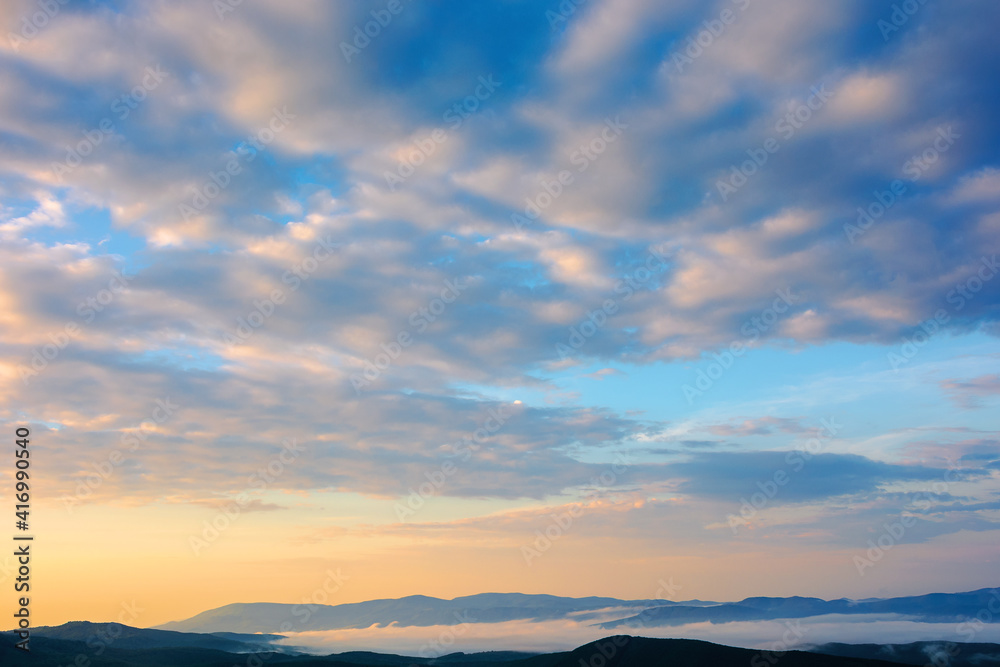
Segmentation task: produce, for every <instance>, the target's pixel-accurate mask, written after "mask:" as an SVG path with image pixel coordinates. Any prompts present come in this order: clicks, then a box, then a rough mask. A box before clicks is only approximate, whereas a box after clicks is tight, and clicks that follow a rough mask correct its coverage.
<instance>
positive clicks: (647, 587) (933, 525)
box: [0, 0, 1000, 627]
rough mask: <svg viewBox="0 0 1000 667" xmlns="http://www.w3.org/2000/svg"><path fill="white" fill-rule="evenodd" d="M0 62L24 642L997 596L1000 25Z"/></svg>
mask: <svg viewBox="0 0 1000 667" xmlns="http://www.w3.org/2000/svg"><path fill="white" fill-rule="evenodd" d="M0 22H2V25H3V26H4V28H5V29H4V30H3V31H2V35H5V36H2V35H0V37H2V38H0V146H2V150H0V422H2V429H3V433H5V434H7V435H6V436H5V437H8V438H9V440H10V441H13V440H14V438H15V435H14V434H15V432H16V429H17V428H18V427H28V428H29V429H30V431H31V443H30V447H31V456H32V458H31V474H32V478H31V483H32V487H31V493H32V500H31V505H32V506H31V515H30V532H31V534H32V535H33V536H34V538H35V539H34V542H33V548H34V553H33V564H32V567H33V575H32V576H33V580H32V583H31V586H32V588H31V591H32V595H33V598H32V614H33V615H34V623H35V624H58V623H63V622H66V621H70V620H83V619H86V620H92V621H101V620H107V621H110V620H116V619H119V618H121V615H122V614H123V613H125V611H123V610H127V609H132V610H135V609H139V610H141V611H139V612H135V613H134V614H133V615H132V616H130V617H129V618H128V619H127V620H128V621H129V624H131V625H137V626H141V627H147V626H152V625H156V624H159V623H163V622H166V621H170V620H177V619H181V618H186V617H189V616H192V615H194V614H196V613H199V612H201V611H204V610H206V609H211V608H214V607H218V606H221V605H224V604H229V603H232V602H262V601H267V602H290V603H298V602H301V601H302V600H304V599H305V600H308V599H310V596H311V595H312V593H313V591H315V590H317V588H318V587H321V586H322V584H323V583H324V582H325V581H327V580H328V578H329V576H330V575H329V573H330V572H333V573H339V576H340V577H341V579H342V581H343V585H341V586H339V587H338V588H337V590H336V593H334V594H331V595H330V599H329V603H339V602H356V601H361V600H367V599H373V598H380V597H400V596H404V595H413V594H423V595H432V596H437V597H446V598H451V597H456V596H460V595H470V594H475V593H480V592H491V591H492V592H515V591H516V592H523V593H548V594H555V595H567V596H588V595H604V596H613V597H619V598H624V599H651V598H654V597H657V596H658V595H660V592H662V591H663V590H664V586H663V583H662V582H672V583H671V586H670V587H669V588H670V589H671V593H670V595H671V596H672V599H677V600H682V599H692V598H700V599H709V600H737V599H741V598H743V597H747V596H752V595H810V596H817V597H824V598H839V597H853V598H867V597H874V596H879V597H889V596H896V595H909V594H921V593H929V592H956V591H963V590H973V589H978V588H983V587H987V586H991V585H994V584H995V582H996V579H995V573H996V567H997V564H998V555H1000V554H998V550H997V544H1000V523H998V522H1000V493H998V492H1000V486H998V484H997V482H998V478H1000V442H998V423H997V420H996V415H997V408H998V404H1000V400H998V399H1000V344H998V336H1000V324H998V322H1000V279H996V280H995V279H994V278H995V277H996V275H997V272H998V270H1000V269H998V268H997V264H996V253H997V251H998V250H1000V160H998V157H1000V126H998V124H997V122H996V119H997V117H1000V91H998V88H997V86H996V81H995V77H996V71H997V66H998V64H1000V43H998V41H997V40H996V37H995V26H996V25H998V24H1000V6H998V5H996V3H993V2H989V1H988V0H953V1H952V2H947V3H945V2H937V1H935V0H927V1H926V2H920V1H918V0H908V2H902V3H893V2H889V1H882V0H876V1H861V0H838V1H836V2H830V1H828V0H722V1H720V2H696V1H694V0H677V1H673V0H671V1H663V0H587V1H586V2H575V1H574V0H563V1H562V2H561V3H560V2H556V1H554V0H553V1H551V2H548V1H545V0H537V1H529V0H490V1H488V2H475V3H470V2H459V1H457V0H440V1H437V2H429V1H427V0H398V1H396V0H375V1H372V2H367V1H364V2H360V1H359V2H351V3H346V2H343V3H331V2H321V1H319V0H295V1H293V2H276V1H274V2H265V1H258V0H254V1H252V2H251V1H250V0H247V1H246V2H240V1H238V0H212V1H209V0H205V1H203V2H188V3H171V2H162V1H155V0H154V1H151V2H129V1H125V0H122V1H117V2H94V1H91V2H76V1H73V0H53V2H49V3H46V2H41V1H30V0H12V1H11V2H5V3H3V5H2V7H0ZM14 471H15V468H14V464H13V458H12V457H5V463H4V464H3V465H2V466H0V477H2V478H3V479H2V489H0V503H2V506H3V508H4V511H5V512H9V513H10V514H9V515H8V517H9V519H10V520H11V522H12V523H13V521H14V518H13V516H12V515H13V505H14V502H15V500H14V495H13V489H14V482H15V480H14ZM7 532H9V533H11V535H13V534H14V533H16V532H17V531H16V529H15V528H14V527H13V526H9V527H8V529H7ZM5 551H7V550H5ZM15 576H16V574H15V571H14V569H13V558H12V557H11V556H5V557H0V585H2V586H3V588H4V590H7V589H8V586H9V585H10V584H11V583H12V581H13V578H14V577H15ZM658 591H660V592H658ZM0 605H5V606H4V607H3V608H2V609H3V610H4V611H6V610H7V608H8V607H9V608H13V605H14V597H13V593H10V594H7V595H4V596H3V598H2V601H0ZM129 613H132V612H129Z"/></svg>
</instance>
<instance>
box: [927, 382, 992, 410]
mask: <svg viewBox="0 0 1000 667" xmlns="http://www.w3.org/2000/svg"><path fill="white" fill-rule="evenodd" d="M941 388H942V389H943V390H944V391H945V392H946V393H947V394H948V395H949V396H950V397H951V399H952V400H953V401H955V402H956V403H957V404H958V405H960V406H962V407H964V408H978V407H980V406H981V400H982V399H989V398H990V397H992V396H996V395H997V394H1000V375H981V376H979V377H975V378H970V379H968V380H945V381H943V382H941Z"/></svg>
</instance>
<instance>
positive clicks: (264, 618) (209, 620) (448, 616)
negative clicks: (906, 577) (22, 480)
mask: <svg viewBox="0 0 1000 667" xmlns="http://www.w3.org/2000/svg"><path fill="white" fill-rule="evenodd" d="M656 604H659V605H662V604H664V602H663V601H662V600H659V601H654V600H619V599H617V598H602V597H587V598H565V597H558V596H555V595H525V594H522V593H480V594H479V595H469V596H466V597H459V598H455V599H454V600H442V599H440V598H433V597H428V596H426V595H411V596H409V597H404V598H399V599H389V600H369V601H368V602H357V603H353V604H340V605H334V606H330V605H313V606H311V607H310V608H307V607H305V606H303V605H294V604H277V603H271V602H256V603H245V604H244V603H238V604H229V605H226V606H224V607H219V608H218V609H212V610H209V611H206V612H202V613H201V614H198V615H197V616H192V617H191V618H189V619H186V620H183V621H173V622H170V623H164V624H163V625H160V626H157V627H158V628H159V629H161V630H177V631H186V632H219V631H233V632H277V631H278V630H279V628H280V627H281V624H282V623H284V622H288V623H291V624H292V625H293V626H294V628H295V631H296V632H300V631H305V630H338V629H343V628H367V627H369V626H371V625H373V624H375V625H379V626H385V625H388V624H390V623H397V624H399V625H407V626H429V625H458V624H460V623H465V622H472V623H500V622H503V621H517V620H535V621H546V620H552V619H560V618H566V617H567V616H568V615H569V614H577V613H579V612H587V611H597V610H599V609H607V608H621V609H622V616H630V615H633V614H634V613H636V612H638V611H640V610H642V609H645V608H647V607H650V606H652V605H656ZM670 604H674V603H670ZM676 604H685V603H676ZM690 604H692V605H697V604H706V603H704V602H701V601H698V600H694V601H692V602H691V603H690ZM708 604H714V603H708ZM695 608H696V607H695Z"/></svg>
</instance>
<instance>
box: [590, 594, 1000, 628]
mask: <svg viewBox="0 0 1000 667" xmlns="http://www.w3.org/2000/svg"><path fill="white" fill-rule="evenodd" d="M995 591H996V589H993V588H983V589H981V590H978V591H972V592H969V593H933V594H930V595H918V596H910V597H900V598H890V599H887V600H881V599H868V600H860V601H859V600H847V599H840V600H829V601H827V600H821V599H819V598H803V597H790V598H767V597H755V598H747V599H745V600H742V601H740V602H727V603H724V604H719V605H716V606H714V607H688V606H685V605H684V604H683V603H681V604H678V605H670V606H662V605H658V606H655V607H652V608H649V609H645V610H643V611H641V612H639V613H638V614H636V615H634V616H629V617H625V618H621V619H618V620H614V621H607V622H604V623H601V624H600V626H599V627H601V628H602V629H605V630H613V629H615V628H621V627H633V628H634V627H640V628H642V627H655V626H671V625H684V624H686V623H704V622H709V623H731V622H733V621H765V620H774V619H788V618H806V617H809V616H821V615H825V614H899V615H902V616H907V617H909V618H910V619H912V620H916V621H921V622H925V623H942V622H952V621H954V622H960V621H963V620H964V619H966V618H970V617H974V616H976V614H978V613H979V612H980V611H981V610H982V609H985V608H987V605H988V604H989V603H990V602H991V601H992V600H995V598H996V595H997V594H996V592H995ZM997 620H1000V618H998V619H997Z"/></svg>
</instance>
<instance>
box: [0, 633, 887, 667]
mask: <svg viewBox="0 0 1000 667" xmlns="http://www.w3.org/2000/svg"><path fill="white" fill-rule="evenodd" d="M132 629H133V630H134V629H136V628H132ZM13 639H14V635H13V633H9V632H6V633H0V664H2V665H5V666H6V665H15V666H17V665H25V666H27V665H30V666H31V667H60V666H63V665H77V664H81V663H80V662H79V660H80V657H81V656H82V657H83V658H86V660H87V662H86V665H87V667H177V666H178V665H187V666H191V667H194V666H197V667H233V665H245V664H251V663H250V662H249V659H248V657H247V656H246V655H245V654H242V655H241V654H237V653H229V652H225V651H218V650H214V649H208V648H192V647H165V648H163V647H158V648H146V649H134V648H132V649H126V648H121V647H119V646H118V645H117V644H113V645H111V646H110V647H108V648H106V649H105V650H104V651H103V652H102V653H101V654H100V655H97V654H96V652H95V651H94V650H93V649H92V648H88V647H87V645H86V643H85V642H83V641H75V640H74V641H70V640H62V639H54V638H52V637H45V636H37V637H34V638H33V639H32V640H31V641H32V651H31V653H30V654H24V653H23V652H21V651H18V650H17V649H15V648H14V646H13V644H14V642H13ZM767 655H768V654H764V653H761V652H760V651H755V650H752V649H743V648H733V647H729V646H720V645H718V644H712V643H710V642H703V641H696V640H692V639H647V638H643V637H629V636H627V635H619V636H615V637H607V638H605V639H601V640H598V641H596V642H591V643H589V644H585V645H583V646H581V647H580V648H577V649H575V650H573V651H567V652H562V653H547V654H541V655H534V656H530V657H525V654H521V653H506V652H492V653H474V654H462V653H455V654H451V655H448V656H444V657H442V658H436V659H425V658H413V657H407V656H398V655H384V654H378V653H366V652H358V651H355V652H352V653H340V654H333V655H328V656H323V657H318V656H310V655H288V654H280V653H258V654H256V658H257V659H258V661H259V662H260V663H261V664H264V665H275V666H281V667H372V666H378V665H382V666H385V667H410V666H411V665H412V666H416V667H430V666H432V665H438V666H439V665H443V664H444V665H448V667H483V666H484V665H488V666H489V667H580V665H581V664H583V665H594V666H596V665H601V666H602V667H662V666H663V665H670V667H702V666H706V665H710V666H711V667H747V665H755V664H758V663H760V664H772V663H771V662H768V659H767V657H765V656H767ZM768 657H769V656H768ZM898 664H899V663H893V662H886V661H881V660H873V659H868V658H855V657H840V656H833V655H823V654H818V653H808V652H804V651H788V652H786V653H784V654H783V655H782V656H781V663H780V665H781V667H890V666H892V665H896V666H897V667H898Z"/></svg>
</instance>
